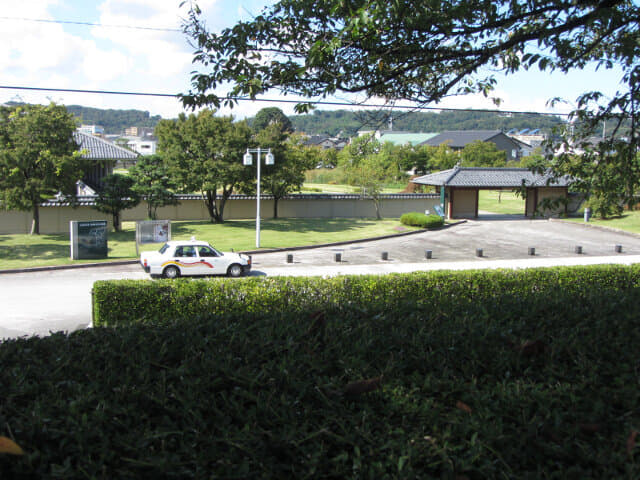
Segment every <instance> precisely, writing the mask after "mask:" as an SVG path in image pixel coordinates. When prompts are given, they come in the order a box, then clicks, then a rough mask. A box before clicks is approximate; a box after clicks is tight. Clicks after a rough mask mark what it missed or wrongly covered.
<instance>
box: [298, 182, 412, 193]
mask: <svg viewBox="0 0 640 480" xmlns="http://www.w3.org/2000/svg"><path fill="white" fill-rule="evenodd" d="M406 186H407V184H406V183H402V184H395V185H387V186H385V187H384V188H383V189H382V193H400V192H402V191H403V190H404V189H405V188H406ZM357 190H358V187H352V186H351V185H337V184H336V185H334V184H332V183H311V182H306V183H304V184H303V185H302V190H301V193H357Z"/></svg>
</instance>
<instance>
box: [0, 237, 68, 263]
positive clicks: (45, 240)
mask: <svg viewBox="0 0 640 480" xmlns="http://www.w3.org/2000/svg"><path fill="white" fill-rule="evenodd" d="M0 238H2V236H0ZM30 239H32V241H31V242H29V243H27V244H22V245H16V244H13V245H12V244H9V245H0V262H2V260H3V259H4V260H24V261H26V260H33V261H34V262H38V261H41V260H55V259H59V258H60V257H63V258H64V257H69V254H70V247H69V236H68V235H66V234H59V235H55V234H51V235H37V236H33V237H30ZM2 240H3V242H4V243H12V242H10V239H9V238H8V237H7V238H2Z"/></svg>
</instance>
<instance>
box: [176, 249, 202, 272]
mask: <svg viewBox="0 0 640 480" xmlns="http://www.w3.org/2000/svg"><path fill="white" fill-rule="evenodd" d="M173 256H174V258H173V263H175V265H177V266H178V268H180V275H201V273H200V271H201V270H202V267H201V265H200V261H199V259H198V254H197V252H196V247H194V246H193V245H180V246H178V247H176V250H175V252H174V254H173Z"/></svg>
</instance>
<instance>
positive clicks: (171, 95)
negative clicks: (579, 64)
mask: <svg viewBox="0 0 640 480" xmlns="http://www.w3.org/2000/svg"><path fill="white" fill-rule="evenodd" d="M0 89H6V90H29V91H38V92H63V93H89V94H97V95H130V96H139V97H164V98H176V99H177V98H178V96H179V94H174V93H149V92H124V91H113V90H86V89H75V88H44V87H22V86H11V85H0ZM225 98H227V97H225ZM228 98H229V100H234V101H237V102H267V103H288V104H290V103H296V104H297V103H311V104H313V105H330V106H344V107H366V108H380V109H389V110H431V111H445V112H481V113H499V114H509V115H542V116H556V117H568V116H569V114H568V113H552V112H531V111H520V110H497V109H489V108H451V107H426V106H410V105H378V104H370V103H349V102H329V101H326V100H317V101H315V100H311V101H307V100H286V99H282V98H255V99H252V98H248V97H228Z"/></svg>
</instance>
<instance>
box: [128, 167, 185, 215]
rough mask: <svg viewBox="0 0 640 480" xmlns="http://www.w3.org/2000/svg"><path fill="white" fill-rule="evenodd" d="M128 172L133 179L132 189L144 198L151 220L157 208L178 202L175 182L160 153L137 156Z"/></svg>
mask: <svg viewBox="0 0 640 480" xmlns="http://www.w3.org/2000/svg"><path fill="white" fill-rule="evenodd" d="M129 173H130V175H131V178H132V179H133V181H134V185H133V190H134V192H136V194H137V195H140V197H141V198H143V199H144V201H145V203H146V204H147V216H148V217H149V218H150V219H151V220H156V218H157V211H158V208H160V207H164V206H166V205H177V204H178V199H177V198H176V194H175V193H174V190H175V188H176V184H175V182H174V181H173V179H172V178H171V176H170V175H169V171H168V169H167V166H166V165H165V163H164V161H163V159H162V156H161V155H147V156H142V157H140V158H138V160H137V161H136V164H135V165H134V166H133V167H132V168H131V170H130V172H129Z"/></svg>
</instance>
